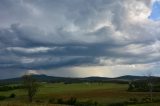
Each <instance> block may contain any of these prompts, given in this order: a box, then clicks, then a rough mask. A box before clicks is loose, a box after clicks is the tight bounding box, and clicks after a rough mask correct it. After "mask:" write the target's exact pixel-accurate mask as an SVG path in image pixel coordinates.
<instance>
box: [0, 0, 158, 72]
mask: <svg viewBox="0 0 160 106" xmlns="http://www.w3.org/2000/svg"><path fill="white" fill-rule="evenodd" d="M133 4H134V5H133ZM149 5H150V3H149V2H148V1H146V0H141V1H139V0H134V1H133V0H113V1H112V0H95V1H93V0H72V1H67V0H46V1H44V0H36V1H33V0H27V1H26V0H16V1H15V2H13V1H12V0H1V1H0V22H1V23H2V24H1V25H0V47H1V49H0V55H1V56H0V68H1V69H4V70H11V69H13V70H14V71H15V72H16V69H17V70H22V71H24V70H30V69H31V70H51V69H58V68H61V67H74V66H82V67H84V66H101V65H102V66H104V65H106V66H107V65H110V64H111V63H112V65H117V64H119V65H120V64H125V65H130V64H149V63H154V62H159V61H160V57H159V55H158V52H159V51H156V50H153V51H150V50H149V49H150V48H152V46H150V45H153V46H154V45H156V46H154V47H155V48H157V50H159V46H157V45H159V43H156V42H157V41H159V40H160V36H159V34H160V31H159V30H158V28H157V27H159V25H160V24H159V23H158V24H155V23H152V22H151V21H149V20H147V19H146V18H147V16H146V17H145V16H144V15H146V14H145V13H144V12H146V11H148V10H149ZM134 6H137V7H136V8H134ZM140 7H141V8H140ZM141 13H142V14H141ZM143 13H144V14H143ZM137 19H138V20H137ZM101 61H106V62H104V63H103V62H101ZM110 62H111V63H110Z"/></svg>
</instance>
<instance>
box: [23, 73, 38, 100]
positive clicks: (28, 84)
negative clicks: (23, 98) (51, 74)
mask: <svg viewBox="0 0 160 106" xmlns="http://www.w3.org/2000/svg"><path fill="white" fill-rule="evenodd" d="M22 79H23V86H24V89H25V91H27V95H28V100H29V102H32V101H33V97H34V96H35V95H36V93H37V91H38V88H39V84H38V82H37V81H36V79H34V78H33V75H32V74H29V75H24V76H23V77H22Z"/></svg>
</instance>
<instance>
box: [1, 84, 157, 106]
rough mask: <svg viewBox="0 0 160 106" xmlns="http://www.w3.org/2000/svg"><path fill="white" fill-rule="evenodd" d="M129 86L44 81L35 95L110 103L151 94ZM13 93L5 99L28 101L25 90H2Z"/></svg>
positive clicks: (40, 99)
mask: <svg viewBox="0 0 160 106" xmlns="http://www.w3.org/2000/svg"><path fill="white" fill-rule="evenodd" d="M127 88H128V85H127V84H114V83H103V84H102V83H80V84H63V83H56V84H48V83H46V84H45V83H44V84H41V87H40V88H39V92H38V93H37V95H36V96H35V98H34V100H35V101H36V100H37V101H40V102H42V103H48V101H49V100H50V99H58V98H62V99H64V100H65V99H69V98H71V97H75V98H77V99H78V100H79V101H88V100H92V101H96V102H98V103H100V104H108V103H115V102H121V101H128V100H129V99H130V98H137V99H141V98H144V97H148V96H149V94H148V93H146V92H127ZM11 93H14V94H16V98H13V99H6V100H5V101H6V102H8V101H9V102H13V101H14V102H20V103H23V102H26V103H27V101H26V100H27V97H26V93H25V92H24V90H13V91H7V92H0V95H3V96H9V95H10V94H11ZM153 96H154V98H160V93H154V94H153ZM5 101H4V102H5ZM4 106H5V105H4ZM9 106H10V105H9ZM15 106H17V105H15ZM24 106H25V105H24ZM26 106H28V105H26ZM31 106H32V105H31ZM44 106H45V105H44ZM46 106H48V105H46ZM133 106H135V105H133ZM137 106H143V105H137ZM145 106H150V105H145ZM153 106H154V105H153ZM155 106H157V105H155Z"/></svg>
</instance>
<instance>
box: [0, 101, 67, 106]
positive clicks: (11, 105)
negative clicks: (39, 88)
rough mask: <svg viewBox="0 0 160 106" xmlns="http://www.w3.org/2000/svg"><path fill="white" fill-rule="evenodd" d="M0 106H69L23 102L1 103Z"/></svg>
mask: <svg viewBox="0 0 160 106" xmlns="http://www.w3.org/2000/svg"><path fill="white" fill-rule="evenodd" d="M0 106H69V105H59V104H37V103H32V104H29V103H21V102H0Z"/></svg>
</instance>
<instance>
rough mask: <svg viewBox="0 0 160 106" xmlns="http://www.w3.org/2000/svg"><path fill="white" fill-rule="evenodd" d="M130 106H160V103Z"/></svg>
mask: <svg viewBox="0 0 160 106" xmlns="http://www.w3.org/2000/svg"><path fill="white" fill-rule="evenodd" d="M129 106H160V103H147V104H136V105H129Z"/></svg>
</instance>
